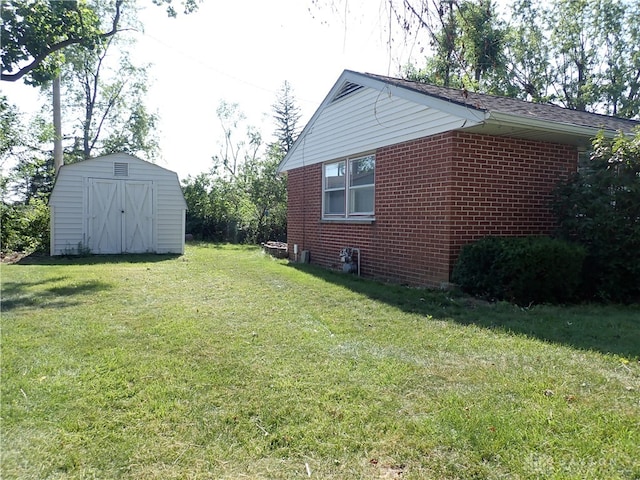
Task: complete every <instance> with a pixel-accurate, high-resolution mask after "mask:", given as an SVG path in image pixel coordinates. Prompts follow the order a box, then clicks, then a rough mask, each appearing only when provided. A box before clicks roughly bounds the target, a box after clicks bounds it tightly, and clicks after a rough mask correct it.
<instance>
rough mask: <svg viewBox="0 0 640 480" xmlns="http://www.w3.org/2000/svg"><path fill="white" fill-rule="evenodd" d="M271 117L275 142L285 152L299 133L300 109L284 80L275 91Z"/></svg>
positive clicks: (287, 83)
mask: <svg viewBox="0 0 640 480" xmlns="http://www.w3.org/2000/svg"><path fill="white" fill-rule="evenodd" d="M273 118H274V120H275V123H276V131H275V136H276V138H277V144H278V145H279V146H280V148H281V150H282V152H283V153H284V154H286V153H287V152H288V151H289V150H290V149H291V147H292V146H293V143H294V142H295V141H296V138H298V135H299V133H300V131H299V127H298V121H299V120H300V109H299V108H298V106H297V105H296V102H295V97H294V95H293V89H292V88H291V85H290V84H289V82H287V81H286V80H285V82H284V83H283V84H282V87H281V88H280V91H279V92H278V93H277V96H276V103H274V104H273Z"/></svg>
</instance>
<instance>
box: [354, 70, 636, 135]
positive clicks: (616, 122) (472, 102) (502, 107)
mask: <svg viewBox="0 0 640 480" xmlns="http://www.w3.org/2000/svg"><path fill="white" fill-rule="evenodd" d="M362 75H365V76H367V77H370V78H373V79H376V80H380V81H382V82H385V83H389V84H391V85H395V86H397V87H402V88H406V89H408V90H413V91H415V92H418V93H423V94H426V95H429V96H432V97H436V98H439V99H441V100H445V101H449V102H452V103H456V104H458V105H464V106H466V107H469V108H474V109H476V110H480V111H483V112H496V113H502V114H508V115H517V116H520V117H523V118H530V119H534V120H542V121H550V122H556V123H564V124H569V125H578V126H582V127H591V128H596V129H604V130H611V131H616V132H618V131H622V132H625V133H629V132H631V130H633V129H634V128H635V127H639V126H640V121H637V120H628V119H624V118H618V117H612V116H608V115H600V114H597V113H589V112H581V111H578V110H571V109H568V108H563V107H560V106H558V105H551V104H548V103H532V102H527V101H524V100H520V99H517V98H508V97H499V96H496V95H488V94H483V93H474V92H467V91H466V90H459V89H456V88H448V87H438V86H435V85H430V84H427V83H420V82H414V81H410V80H402V79H399V78H393V77H385V76H383V75H376V74H372V73H365V74H362Z"/></svg>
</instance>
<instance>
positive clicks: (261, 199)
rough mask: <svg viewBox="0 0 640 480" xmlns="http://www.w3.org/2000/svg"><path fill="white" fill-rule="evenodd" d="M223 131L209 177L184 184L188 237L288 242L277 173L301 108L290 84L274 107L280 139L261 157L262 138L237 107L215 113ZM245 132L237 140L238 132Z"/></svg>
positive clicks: (283, 187) (283, 190) (283, 183)
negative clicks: (221, 141)
mask: <svg viewBox="0 0 640 480" xmlns="http://www.w3.org/2000/svg"><path fill="white" fill-rule="evenodd" d="M216 113H217V115H218V119H219V120H220V124H221V126H222V130H223V133H224V142H223V143H221V144H220V153H219V154H218V155H215V156H214V157H213V160H214V167H213V169H212V170H211V172H209V173H201V174H200V175H197V176H196V177H188V178H187V179H186V180H185V181H184V182H183V192H184V196H185V200H186V202H187V233H191V234H193V235H194V236H195V237H196V238H199V239H204V240H215V241H228V242H249V243H262V242H267V241H269V240H277V241H285V240H286V229H287V179H286V177H285V176H279V175H278V173H277V170H278V165H279V164H280V162H281V161H282V158H283V157H284V155H285V154H286V149H287V148H290V146H291V145H292V144H293V142H294V141H295V138H296V135H297V128H296V122H297V119H298V108H297V107H296V105H295V100H294V98H293V96H292V94H291V88H290V86H289V84H288V83H287V82H285V86H284V87H283V90H282V91H281V92H280V94H279V95H278V99H277V101H276V104H275V105H274V120H275V123H276V125H277V130H276V134H275V136H276V141H275V142H274V143H272V144H270V145H268V146H267V148H266V152H264V153H262V150H263V147H264V145H263V143H262V136H261V135H260V133H259V132H257V131H256V130H255V129H254V128H252V127H251V126H246V125H245V124H244V121H245V116H244V114H243V113H242V112H241V111H240V107H239V106H238V104H230V103H227V102H224V101H223V102H221V103H220V105H219V106H218V109H217V112H216ZM243 128H244V129H245V130H244V131H245V134H244V136H242V134H240V136H238V131H240V132H242V129H243Z"/></svg>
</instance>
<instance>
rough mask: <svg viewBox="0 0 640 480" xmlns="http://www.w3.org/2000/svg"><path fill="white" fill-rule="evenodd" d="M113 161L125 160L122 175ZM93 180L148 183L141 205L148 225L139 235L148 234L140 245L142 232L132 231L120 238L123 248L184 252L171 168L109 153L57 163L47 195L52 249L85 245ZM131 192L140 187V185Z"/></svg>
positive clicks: (181, 208)
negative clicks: (134, 233) (145, 199)
mask: <svg viewBox="0 0 640 480" xmlns="http://www.w3.org/2000/svg"><path fill="white" fill-rule="evenodd" d="M117 164H120V165H122V164H125V165H127V174H128V175H127V176H126V177H125V176H122V175H119V174H121V173H123V169H122V167H121V166H117ZM97 181H118V182H128V184H129V185H131V186H133V185H141V184H144V185H148V186H149V190H148V191H147V193H146V194H147V195H150V196H149V197H148V198H149V199H150V203H145V205H146V207H147V208H149V209H150V210H149V212H151V215H152V217H153V218H152V219H151V220H150V225H151V227H150V228H151V231H150V232H148V231H145V233H144V235H145V236H147V235H151V239H150V240H147V241H145V243H146V245H145V246H144V247H141V246H140V245H141V244H140V243H139V239H140V238H142V237H132V238H131V239H130V242H129V243H131V242H133V243H132V244H131V245H127V242H126V241H125V242H124V247H123V248H122V250H123V251H126V250H127V249H132V248H133V249H134V250H140V249H144V250H146V249H147V246H148V248H149V249H150V250H151V251H153V252H155V253H183V252H184V233H185V232H184V224H185V212H186V202H185V200H184V196H183V195H182V190H181V189H180V181H179V180H178V176H177V175H176V173H175V172H172V171H170V170H167V169H165V168H162V167H160V166H158V165H154V164H152V163H149V162H145V161H144V160H141V159H139V158H136V157H134V156H131V155H127V154H112V155H106V156H104V157H98V158H93V159H89V160H85V161H82V162H78V163H74V164H69V165H64V166H63V167H62V168H61V169H60V171H59V173H58V176H57V178H56V182H55V186H54V189H53V192H52V193H51V197H50V199H49V205H50V206H51V212H52V214H51V232H52V235H51V248H50V250H51V254H52V255H63V254H66V253H79V252H78V249H79V248H86V247H88V246H90V242H89V236H90V235H91V233H92V232H91V229H92V224H91V222H90V218H89V217H90V211H89V210H90V207H89V199H90V195H91V193H90V192H91V185H92V184H95V182H97ZM141 182H142V183H141ZM137 193H140V194H142V193H144V192H143V190H140V191H138V192H137ZM136 198H137V197H136ZM125 211H131V213H132V214H133V215H134V216H135V214H137V216H138V217H140V212H135V209H134V208H132V207H131V206H129V207H127V208H126V209H125ZM147 213H148V212H147ZM132 219H133V217H132ZM145 238H146V237H145ZM125 240H126V239H125Z"/></svg>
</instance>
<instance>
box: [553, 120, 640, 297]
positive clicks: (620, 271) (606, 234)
mask: <svg viewBox="0 0 640 480" xmlns="http://www.w3.org/2000/svg"><path fill="white" fill-rule="evenodd" d="M555 211H556V214H557V216H558V218H559V222H560V229H559V234H560V235H561V236H562V237H563V238H566V239H569V240H572V241H575V242H579V243H581V244H583V245H584V246H585V247H586V248H587V251H588V256H587V261H586V264H585V285H584V288H585V290H586V292H588V294H589V295H590V296H592V297H596V298H601V299H606V300H615V301H637V300H639V299H640V131H638V133H637V134H636V135H635V137H633V138H632V139H630V138H628V137H626V136H624V135H619V136H618V137H617V138H615V139H614V140H609V139H606V138H605V137H604V136H603V135H599V136H598V137H597V138H596V139H595V141H594V149H593V152H592V154H591V156H590V158H589V160H588V161H586V162H585V163H584V164H583V165H582V168H581V169H580V171H579V172H578V174H576V175H575V176H574V177H573V178H572V179H570V180H569V181H568V182H566V183H564V184H562V185H561V186H560V187H559V188H558V189H557V191H556V201H555Z"/></svg>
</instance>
